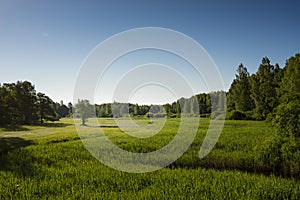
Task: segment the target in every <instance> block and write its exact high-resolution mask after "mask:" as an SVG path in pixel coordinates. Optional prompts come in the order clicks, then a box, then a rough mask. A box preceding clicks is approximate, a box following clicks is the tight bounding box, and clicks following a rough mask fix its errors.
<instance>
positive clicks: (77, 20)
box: [0, 0, 300, 103]
mask: <svg viewBox="0 0 300 200" xmlns="http://www.w3.org/2000/svg"><path fill="white" fill-rule="evenodd" d="M299 7H300V1H296V0H295V1H291V0H286V1H263V0H262V1H256V0H251V1H250V0H249V1H242V0H226V1H225V0H224V1H222V0H219V1H215V0H205V1H200V0H199V1H191V0H186V1H183V0H182V1H177V0H169V1H167V0H165V1H163V0H149V1H146V0H128V1H122V0H119V1H116V0H107V1H101V0H98V1H79V0H72V1H71V0H70V1H67V0H51V1H50V0H49V1H44V0H26V1H22V0H19V1H16V0H0V69H1V73H0V82H1V83H3V82H15V81H17V80H29V81H31V82H32V83H33V84H35V86H36V90H37V91H41V92H44V93H46V94H47V95H49V96H50V97H51V98H52V99H53V100H55V101H60V100H63V101H64V102H65V103H67V102H69V101H72V97H73V87H74V82H75V80H76V77H77V73H78V71H79V68H80V65H81V63H82V62H83V61H84V59H85V58H86V56H87V55H88V54H89V52H90V51H91V50H92V49H93V48H94V47H95V46H96V45H98V44H99V43H100V42H101V41H103V40H104V39H106V38H108V37H110V36H111V35H113V34H116V33H119V32H121V31H125V30H128V29H132V28H138V27H149V26H150V27H164V28H169V29H173V30H177V31H180V32H182V33H184V34H186V35H188V36H190V37H192V38H193V39H195V40H196V41H197V42H198V43H200V44H201V45H202V46H203V47H204V48H205V49H206V50H207V52H208V53H209V54H210V56H211V57H212V59H213V60H214V61H215V63H216V65H217V66H218V67H219V70H220V73H221V75H222V77H223V80H224V83H225V88H227V89H228V88H229V86H230V84H231V82H232V80H233V78H234V74H235V70H236V68H237V67H238V65H239V64H240V63H243V64H244V65H245V66H246V67H247V68H248V70H249V71H250V73H254V72H255V71H256V70H257V68H258V66H259V63H260V62H261V59H262V58H263V57H264V56H267V57H269V59H270V60H271V62H272V63H273V64H275V63H279V64H280V66H281V67H283V66H284V64H285V60H286V59H287V58H289V57H290V56H292V55H294V54H295V53H297V52H300V37H299V35H300V26H299V25H300V24H299V20H300V12H299ZM141 94H142V92H141ZM99 95H101V94H99ZM100 101H105V98H104V99H102V100H100ZM141 101H142V100H141ZM140 103H141V102H140ZM147 103H148V102H147Z"/></svg>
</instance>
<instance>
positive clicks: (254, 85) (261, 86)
mask: <svg viewBox="0 0 300 200" xmlns="http://www.w3.org/2000/svg"><path fill="white" fill-rule="evenodd" d="M274 77H275V70H274V66H273V65H271V64H270V60H269V59H268V58H266V57H265V58H263V60H262V63H261V64H260V66H259V68H258V71H257V72H256V74H254V75H252V76H251V78H250V82H251V97H252V98H253V100H254V103H255V114H256V118H257V119H260V120H264V119H266V118H267V115H268V114H269V113H271V112H272V111H273V109H274V108H275V107H276V106H277V105H278V98H277V95H276V84H275V82H274Z"/></svg>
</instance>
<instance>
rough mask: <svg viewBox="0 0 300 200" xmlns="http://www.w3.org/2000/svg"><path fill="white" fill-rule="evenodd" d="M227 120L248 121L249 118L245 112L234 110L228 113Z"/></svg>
mask: <svg viewBox="0 0 300 200" xmlns="http://www.w3.org/2000/svg"><path fill="white" fill-rule="evenodd" d="M226 118H227V119H229V120H245V119H247V116H246V114H245V113H243V112H240V111H237V110H233V111H230V112H229V113H227V116H226Z"/></svg>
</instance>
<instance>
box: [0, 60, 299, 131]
mask: <svg viewBox="0 0 300 200" xmlns="http://www.w3.org/2000/svg"><path fill="white" fill-rule="evenodd" d="M299 63H300V54H296V55H295V56H292V57H290V58H289V59H288V60H287V61H286V65H285V66H284V67H283V68H280V66H279V65H278V64H275V65H272V64H271V62H270V60H269V59H268V58H267V57H264V58H263V59H262V62H261V64H260V65H259V67H258V70H257V72H256V73H254V74H251V75H250V74H249V72H248V70H247V68H246V67H245V66H244V65H243V64H240V65H239V66H238V68H237V71H236V75H235V79H234V80H233V82H232V84H231V86H230V88H229V91H227V92H225V91H212V92H210V93H201V94H196V95H195V96H192V97H190V98H180V99H178V100H177V101H176V102H173V103H167V104H164V105H138V104H130V103H129V104H127V103H121V102H114V103H103V104H100V105H98V104H95V105H94V106H92V105H90V103H89V101H87V100H78V103H77V104H80V103H81V104H82V103H83V104H86V105H87V107H90V113H95V114H96V116H97V117H112V116H114V117H122V116H123V115H130V116H144V117H149V116H155V117H171V118H173V117H179V116H180V113H182V112H186V113H190V114H191V115H195V116H199V115H200V117H211V118H217V117H220V116H221V115H222V113H218V110H221V111H224V110H225V109H224V106H225V105H223V104H224V102H222V101H218V98H219V97H222V95H226V99H227V101H226V107H227V113H226V119H229V120H266V119H269V120H272V119H274V118H276V116H280V115H282V113H281V112H283V111H286V110H288V109H290V108H291V107H293V110H294V111H293V112H295V115H296V114H297V108H298V107H299V96H300V64H299ZM223 97H224V96H223ZM212 98H213V99H214V101H212ZM77 104H76V105H77ZM195 104H196V105H195ZM76 105H75V106H73V105H72V103H71V102H70V103H68V105H64V103H63V102H62V101H61V102H60V103H56V102H54V101H53V100H52V99H51V98H49V97H48V96H47V95H45V94H43V93H41V92H37V91H36V90H35V86H34V85H33V84H32V83H30V82H28V81H18V82H17V83H3V84H2V85H0V126H15V125H24V124H35V123H43V122H44V121H55V120H59V119H60V118H61V117H70V116H72V114H73V113H74V114H76V115H79V113H78V112H76V110H77V111H78V109H76ZM112 105H113V106H112ZM194 105H195V106H194ZM78 106H79V105H78ZM78 106H77V107H78ZM150 109H151V110H150ZM74 111H75V112H74ZM212 111H213V112H212ZM293 112H292V113H293ZM289 113H290V114H292V113H291V112H289ZM223 117H224V116H223ZM296 118H297V117H296Z"/></svg>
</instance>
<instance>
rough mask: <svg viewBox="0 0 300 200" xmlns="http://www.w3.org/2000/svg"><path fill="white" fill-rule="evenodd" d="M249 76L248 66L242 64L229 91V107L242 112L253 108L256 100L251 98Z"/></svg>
mask: <svg viewBox="0 0 300 200" xmlns="http://www.w3.org/2000/svg"><path fill="white" fill-rule="evenodd" d="M249 77H250V75H249V73H248V71H247V68H246V67H244V66H243V64H240V65H239V67H238V69H237V74H236V75H235V79H234V80H233V82H232V84H231V86H230V89H229V93H228V105H229V109H232V110H238V111H242V112H245V111H249V110H252V109H253V107H254V102H253V100H252V98H251V91H250V89H251V86H250V80H249Z"/></svg>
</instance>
